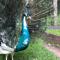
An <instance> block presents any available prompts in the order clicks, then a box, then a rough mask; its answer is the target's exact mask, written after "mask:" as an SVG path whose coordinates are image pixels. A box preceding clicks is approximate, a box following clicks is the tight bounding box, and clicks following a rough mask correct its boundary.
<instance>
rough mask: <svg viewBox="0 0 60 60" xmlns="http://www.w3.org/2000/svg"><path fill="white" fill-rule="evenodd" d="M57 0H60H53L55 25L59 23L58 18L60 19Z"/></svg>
mask: <svg viewBox="0 0 60 60" xmlns="http://www.w3.org/2000/svg"><path fill="white" fill-rule="evenodd" d="M57 1H58V0H53V6H54V25H57V20H58V16H57Z"/></svg>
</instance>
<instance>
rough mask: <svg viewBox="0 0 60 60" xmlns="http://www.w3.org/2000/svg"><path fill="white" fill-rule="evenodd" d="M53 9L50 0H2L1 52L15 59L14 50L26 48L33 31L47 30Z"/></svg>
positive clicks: (0, 7)
mask: <svg viewBox="0 0 60 60" xmlns="http://www.w3.org/2000/svg"><path fill="white" fill-rule="evenodd" d="M49 2H50V3H49ZM48 3H49V4H48ZM39 4H40V5H39ZM45 5H46V6H45ZM48 7H49V8H48ZM52 10H53V6H52V3H51V1H50V0H49V1H47V0H46V1H44V0H0V54H5V55H6V60H7V59H8V54H11V55H12V60H13V55H14V52H19V51H23V50H25V49H26V48H27V47H28V46H29V43H30V40H31V38H30V35H31V33H32V32H36V31H38V32H39V31H41V32H42V31H45V28H46V26H45V25H46V16H47V15H48V14H49V13H50V12H51V11H52Z"/></svg>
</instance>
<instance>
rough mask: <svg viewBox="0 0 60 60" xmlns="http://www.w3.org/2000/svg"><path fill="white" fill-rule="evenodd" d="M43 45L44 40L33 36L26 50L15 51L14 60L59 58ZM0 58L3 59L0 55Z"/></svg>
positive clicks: (51, 59)
mask: <svg viewBox="0 0 60 60" xmlns="http://www.w3.org/2000/svg"><path fill="white" fill-rule="evenodd" d="M43 46H44V41H43V40H42V39H41V38H38V37H37V38H36V37H35V38H34V39H32V40H31V43H30V45H29V47H28V48H27V49H26V50H24V51H20V52H18V53H15V56H14V60H60V58H57V57H56V56H55V55H54V54H53V53H52V52H49V51H48V50H47V49H46V48H44V47H43ZM0 60H3V57H2V56H1V55H0Z"/></svg>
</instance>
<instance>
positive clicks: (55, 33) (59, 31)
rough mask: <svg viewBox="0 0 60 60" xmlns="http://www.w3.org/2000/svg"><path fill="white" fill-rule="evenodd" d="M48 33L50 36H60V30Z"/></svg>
mask: <svg viewBox="0 0 60 60" xmlns="http://www.w3.org/2000/svg"><path fill="white" fill-rule="evenodd" d="M46 32H48V33H50V34H54V35H57V36H60V30H48V29H47V30H46Z"/></svg>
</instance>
